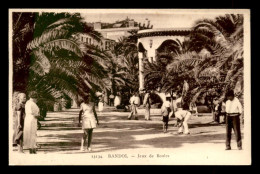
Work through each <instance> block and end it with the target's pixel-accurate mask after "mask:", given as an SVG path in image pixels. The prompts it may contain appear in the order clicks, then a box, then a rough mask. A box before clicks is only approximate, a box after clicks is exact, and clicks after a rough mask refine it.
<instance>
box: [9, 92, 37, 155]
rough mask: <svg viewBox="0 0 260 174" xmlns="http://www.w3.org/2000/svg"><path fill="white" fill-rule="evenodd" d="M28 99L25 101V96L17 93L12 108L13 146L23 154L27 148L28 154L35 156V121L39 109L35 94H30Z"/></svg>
mask: <svg viewBox="0 0 260 174" xmlns="http://www.w3.org/2000/svg"><path fill="white" fill-rule="evenodd" d="M29 97H30V99H29V100H28V101H26V94H24V93H19V94H18V95H17V102H16V104H15V106H14V134H13V144H14V145H17V146H18V151H19V152H20V153H24V151H23V149H24V148H28V149H29V151H30V154H36V150H37V144H36V138H37V119H38V117H40V109H39V107H38V106H37V104H36V102H37V93H35V92H31V93H30V94H29Z"/></svg>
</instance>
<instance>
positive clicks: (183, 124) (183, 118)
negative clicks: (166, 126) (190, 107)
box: [175, 103, 191, 135]
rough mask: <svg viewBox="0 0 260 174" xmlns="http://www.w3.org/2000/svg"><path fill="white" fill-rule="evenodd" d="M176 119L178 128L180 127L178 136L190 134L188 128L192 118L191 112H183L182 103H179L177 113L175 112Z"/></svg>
mask: <svg viewBox="0 0 260 174" xmlns="http://www.w3.org/2000/svg"><path fill="white" fill-rule="evenodd" d="M175 117H176V118H177V126H178V127H179V130H178V134H183V130H184V134H186V135H187V134H190V132H189V127H188V120H189V119H190V117H191V113H190V112H189V111H186V110H183V109H182V106H181V103H177V111H176V112H175Z"/></svg>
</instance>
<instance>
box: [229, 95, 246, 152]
mask: <svg viewBox="0 0 260 174" xmlns="http://www.w3.org/2000/svg"><path fill="white" fill-rule="evenodd" d="M226 96H227V102H226V150H231V146H230V141H231V131H232V128H233V130H234V133H235V135H236V141H237V147H238V150H242V140H241V130H240V118H239V116H240V115H241V113H242V105H241V103H240V102H239V100H238V98H236V97H235V95H234V91H233V90H230V91H228V92H227V94H226Z"/></svg>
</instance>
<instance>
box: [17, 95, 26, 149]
mask: <svg viewBox="0 0 260 174" xmlns="http://www.w3.org/2000/svg"><path fill="white" fill-rule="evenodd" d="M17 97H18V103H17V104H16V106H15V111H16V112H17V127H16V136H15V141H16V143H17V144H18V150H19V152H20V153H23V127H24V118H25V108H24V107H25V106H24V104H25V102H26V95H25V94H24V93H19V94H18V96H17Z"/></svg>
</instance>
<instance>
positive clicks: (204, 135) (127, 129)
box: [39, 114, 225, 153]
mask: <svg viewBox="0 0 260 174" xmlns="http://www.w3.org/2000/svg"><path fill="white" fill-rule="evenodd" d="M52 118H53V119H54V122H51V119H52ZM52 118H48V119H49V121H43V122H42V123H43V124H46V125H45V127H43V128H42V129H41V130H40V131H45V132H46V134H44V135H43V136H41V137H40V138H45V139H47V140H48V142H44V143H39V144H40V145H41V149H39V151H44V152H58V151H68V152H67V153H78V150H79V147H80V141H81V137H82V133H81V128H80V127H77V122H78V120H77V118H76V117H67V118H64V117H63V118H60V119H59V118H58V117H52ZM139 118H140V119H141V118H142V119H143V117H139ZM99 119H100V122H101V124H100V126H98V128H97V129H95V130H94V133H93V142H92V146H93V148H95V152H106V151H107V152H109V151H113V150H122V149H136V148H142V147H149V148H177V147H181V146H182V145H183V144H184V143H193V144H195V143H223V142H221V141H224V140H225V133H223V131H222V132H221V131H218V130H220V129H224V125H219V124H210V123H199V122H194V123H193V124H190V125H189V127H190V131H191V132H192V134H191V135H176V134H175V133H176V131H177V128H176V127H173V125H174V124H175V120H171V121H170V125H169V132H168V133H166V134H164V133H163V132H162V123H161V121H159V120H160V117H152V119H153V120H152V121H144V120H127V119H126V117H125V116H118V115H113V116H111V115H105V114H104V115H103V116H100V118H99ZM69 120H70V121H71V122H66V123H64V122H63V121H69ZM47 131H48V132H47ZM52 131H55V133H52ZM56 131H58V132H59V133H57V132H56ZM62 131H64V132H62ZM52 139H54V140H55V141H53V142H52ZM74 150H75V151H74ZM72 151H74V152H72Z"/></svg>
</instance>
